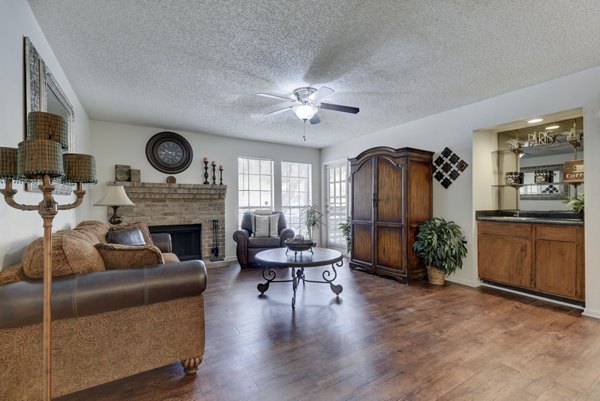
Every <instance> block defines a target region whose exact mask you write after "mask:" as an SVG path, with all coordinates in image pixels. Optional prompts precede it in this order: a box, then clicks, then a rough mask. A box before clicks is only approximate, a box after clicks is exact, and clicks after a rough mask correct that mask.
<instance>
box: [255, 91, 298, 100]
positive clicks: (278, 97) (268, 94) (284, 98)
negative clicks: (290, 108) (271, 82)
mask: <svg viewBox="0 0 600 401" xmlns="http://www.w3.org/2000/svg"><path fill="white" fill-rule="evenodd" d="M256 96H263V97H271V98H273V99H283V100H287V101H288V102H295V100H294V99H290V98H289V97H286V96H279V95H271V94H270V93H257V94H256Z"/></svg>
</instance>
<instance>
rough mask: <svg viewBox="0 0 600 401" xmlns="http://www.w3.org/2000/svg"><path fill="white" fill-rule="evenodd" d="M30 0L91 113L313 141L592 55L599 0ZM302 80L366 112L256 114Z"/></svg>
mask: <svg viewBox="0 0 600 401" xmlns="http://www.w3.org/2000/svg"><path fill="white" fill-rule="evenodd" d="M29 4H30V5H31V8H32V10H33V12H34V14H35V16H36V18H37V19H38V21H39V23H40V25H41V27H42V30H43V31H44V33H45V34H46V37H47V38H48V41H49V42H50V45H51V46H52V49H53V50H54V53H55V54H56V56H57V58H58V60H59V62H60V63H61V65H62V66H63V69H64V70H65V73H66V74H67V76H68V77H69V80H70V82H71V84H72V85H73V87H74V89H75V91H76V92H77V94H78V96H79V98H80V100H81V102H82V103H83V105H84V107H85V108H86V110H87V112H88V114H89V116H90V117H91V118H93V119H100V120H109V121H117V122H124V123H132V124H140V125H148V126H156V127H164V128H168V129H171V130H188V131H197V132H204V133H209V134H215V135H225V136H230V137H239V138H246V139H255V140H261V141H269V142H279V143H289V144H295V145H301V146H311V147H317V148H320V147H324V146H327V145H331V144H333V143H336V142H339V141H342V140H344V139H347V138H352V137H356V136H360V135H364V134H368V133H371V132H374V131H377V130H380V129H384V128H388V127H390V126H393V125H397V124H400V123H403V122H406V121H410V120H414V119H417V118H421V117H424V116H427V115H431V114H434V113H438V112H441V111H444V110H449V109H452V108H455V107H459V106H462V105H465V104H469V103H474V102H476V101H479V100H482V99H485V98H489V97H492V96H495V95H499V94H502V93H506V92H509V91H512V90H515V89H518V88H522V87H526V86H530V85H532V84H535V83H539V82H543V81H547V80H550V79H553V78H557V77H559V76H563V75H567V74H570V73H573V72H577V71H581V70H584V69H587V68H591V67H595V66H598V65H600V51H599V49H600V28H599V27H600V24H598V21H600V6H599V5H598V1H597V0H589V1H585V0H582V1H579V0H503V1H494V0H479V1H476V0H449V1H442V0H405V1H397V0H390V1H384V0H372V1H366V0H328V1H296V0H294V1H291V0H256V1H240V0H204V1H198V0H196V1H194V0H171V1H159V0H102V1H99V0H53V1H48V0H29ZM305 85H312V86H316V87H319V86H321V85H327V86H330V87H331V88H333V89H335V91H336V93H334V94H333V95H331V96H330V97H328V98H326V100H325V101H327V102H329V103H339V104H344V105H350V106H357V107H360V113H359V114H357V115H352V114H346V113H340V112H335V111H331V110H321V111H320V112H319V115H320V117H321V121H322V122H321V124H318V125H315V126H310V125H309V126H307V127H306V136H307V142H303V141H302V130H303V124H302V121H301V120H299V119H298V118H297V117H296V116H295V115H294V114H293V113H292V112H285V113H281V114H277V115H273V116H269V117H260V116H261V115H262V114H263V113H264V112H265V111H269V110H273V109H274V107H275V106H276V105H278V104H279V102H278V101H277V100H275V99H269V98H261V97H258V96H256V95H255V94H256V93H258V92H269V93H275V94H280V95H287V94H289V93H291V91H292V90H293V89H294V88H296V87H299V86H305ZM557 96H560V94H557ZM415 134H418V133H415Z"/></svg>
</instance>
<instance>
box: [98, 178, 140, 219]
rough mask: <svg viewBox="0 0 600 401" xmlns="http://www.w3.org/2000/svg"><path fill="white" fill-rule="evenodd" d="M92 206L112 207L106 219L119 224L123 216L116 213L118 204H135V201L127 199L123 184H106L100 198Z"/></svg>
mask: <svg viewBox="0 0 600 401" xmlns="http://www.w3.org/2000/svg"><path fill="white" fill-rule="evenodd" d="M94 206H110V207H112V209H113V215H112V216H111V217H110V219H108V221H109V222H110V224H121V223H122V222H123V218H122V217H121V216H119V215H118V214H117V210H118V209H119V206H135V203H133V202H132V201H131V199H129V197H128V196H127V194H126V193H125V188H123V185H108V186H107V187H106V191H104V195H102V198H100V200H98V202H96V203H94Z"/></svg>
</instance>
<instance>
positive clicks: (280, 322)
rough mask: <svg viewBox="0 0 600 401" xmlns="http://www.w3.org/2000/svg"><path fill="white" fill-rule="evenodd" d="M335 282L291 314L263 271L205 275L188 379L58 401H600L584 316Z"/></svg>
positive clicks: (424, 289) (597, 343)
mask: <svg viewBox="0 0 600 401" xmlns="http://www.w3.org/2000/svg"><path fill="white" fill-rule="evenodd" d="M321 271H322V270H321V269H318V268H315V269H307V274H308V273H310V275H311V276H313V278H317V277H319V275H320V272H321ZM279 274H280V275H281V276H282V277H284V276H286V275H287V276H289V273H288V272H287V271H286V270H280V271H279ZM338 280H339V283H341V284H342V285H343V286H344V292H343V293H342V294H341V296H340V298H339V299H337V298H336V297H335V295H334V294H333V293H332V292H331V291H330V290H329V287H328V286H327V285H322V284H314V283H307V284H306V286H302V285H301V286H300V288H299V290H298V297H297V302H296V310H295V311H292V309H291V284H287V283H286V284H276V283H273V284H271V286H270V288H269V290H268V292H267V293H266V294H265V296H262V297H260V296H259V293H258V291H257V290H256V284H257V283H258V282H261V281H263V280H262V277H261V271H260V270H252V269H248V270H240V268H239V266H237V265H234V266H231V267H229V268H219V269H210V270H209V286H208V288H207V290H206V292H205V313H206V353H205V356H204V361H203V362H202V365H200V369H199V371H198V375H197V376H196V377H185V376H183V375H182V372H181V368H180V367H179V366H178V364H173V365H170V366H165V367H163V368H159V369H155V370H152V371H150V372H145V373H141V374H138V375H135V376H132V377H128V378H125V379H122V380H118V381H115V382H112V383H107V384H104V385H101V386H98V387H95V388H92V389H88V390H84V391H81V392H78V393H75V394H71V395H68V396H65V397H62V398H61V399H60V401H73V400H82V399H85V400H90V401H93V400H110V401H112V400H132V401H137V400H140V401H141V400H144V401H158V400H183V401H191V400H218V401H223V400H274V401H275V400H276V401H281V400H311V401H312V400H360V401H364V400H407V401H408V400H410V401H415V400H416V401H419V400H423V401H429V400H440V401H444V400H447V401H450V400H452V401H456V400H476V401H487V400H507V401H508V400H510V401H512V400H523V401H530V400H531V401H542V400H561V399H568V400H600V322H598V321H596V320H593V319H588V318H582V317H581V316H580V312H579V311H578V310H575V309H572V308H568V307H563V306H556V305H552V304H550V303H547V302H544V301H539V300H535V299H530V298H523V297H520V296H517V295H513V294H506V293H501V292H499V291H497V290H494V289H489V288H481V289H472V288H467V287H464V286H461V285H450V284H448V285H446V286H444V287H435V286H429V285H427V284H425V283H411V284H410V285H404V284H400V283H398V282H396V281H394V280H389V279H386V278H382V277H378V276H374V275H369V274H366V273H364V272H357V271H350V270H349V269H348V268H347V266H346V265H345V266H344V267H342V268H341V269H339V278H338Z"/></svg>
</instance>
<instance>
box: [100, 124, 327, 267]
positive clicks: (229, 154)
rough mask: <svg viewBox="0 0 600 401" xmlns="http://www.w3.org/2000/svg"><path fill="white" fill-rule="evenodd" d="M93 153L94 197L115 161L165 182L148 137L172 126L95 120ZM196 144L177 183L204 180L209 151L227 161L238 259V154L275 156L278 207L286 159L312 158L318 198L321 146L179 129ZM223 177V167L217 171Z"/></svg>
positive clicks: (228, 208)
mask: <svg viewBox="0 0 600 401" xmlns="http://www.w3.org/2000/svg"><path fill="white" fill-rule="evenodd" d="M90 130H91V137H92V148H93V154H94V155H95V156H96V160H97V171H98V185H96V186H95V187H94V188H92V191H91V199H92V202H95V201H97V200H98V199H99V198H100V196H101V195H102V193H103V192H104V189H105V188H106V183H107V182H110V181H114V177H115V164H126V165H130V166H131V168H134V169H139V170H141V181H142V182H165V180H166V178H167V177H168V174H164V173H161V172H160V171H158V170H156V169H154V168H153V167H152V166H151V165H150V163H149V162H148V160H147V159H146V153H145V149H146V142H148V140H149V139H150V138H151V137H152V136H153V135H154V134H156V133H158V132H161V131H169V130H170V129H164V128H152V127H143V126H137V125H126V124H118V123H111V122H105V121H95V120H92V121H91V124H90ZM175 131H176V132H177V133H178V134H180V135H182V136H183V137H185V138H186V139H187V140H188V141H189V142H190V145H191V146H192V149H193V152H194V159H193V161H192V164H191V165H190V167H189V168H188V169H187V170H186V171H184V172H182V173H180V174H174V176H175V178H176V179H177V183H180V184H199V183H202V182H203V181H204V164H203V162H202V159H203V157H204V156H207V157H208V158H209V160H215V161H216V162H217V165H221V164H222V165H223V167H224V171H223V183H224V184H225V185H227V197H226V198H225V256H226V257H227V258H228V259H231V258H233V259H235V242H234V241H233V238H232V237H233V232H234V231H235V230H237V229H238V227H239V223H240V222H239V221H238V193H237V158H238V157H239V156H246V157H258V158H266V159H271V160H273V161H274V162H275V163H274V164H275V193H274V195H275V209H280V208H281V193H280V192H279V190H278V189H280V188H281V161H292V162H303V163H311V164H312V165H313V168H312V170H313V200H314V202H315V203H318V202H319V199H320V198H319V194H320V191H319V188H320V187H321V180H320V175H319V157H320V151H319V150H316V149H311V148H304V147H298V146H288V145H276V144H271V143H266V142H256V141H247V140H240V139H233V138H225V137H221V136H214V135H207V134H201V133H192V132H184V131H178V130H175ZM217 179H218V173H217ZM91 216H92V217H93V218H95V219H97V220H102V221H106V208H105V207H92V210H91Z"/></svg>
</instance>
